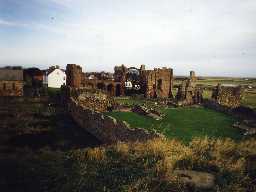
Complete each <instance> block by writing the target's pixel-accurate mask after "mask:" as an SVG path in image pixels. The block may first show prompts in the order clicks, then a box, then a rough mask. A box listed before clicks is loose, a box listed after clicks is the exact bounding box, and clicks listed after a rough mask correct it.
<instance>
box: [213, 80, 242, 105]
mask: <svg viewBox="0 0 256 192" xmlns="http://www.w3.org/2000/svg"><path fill="white" fill-rule="evenodd" d="M212 99H213V100H214V101H215V102H216V103H218V104H220V105H223V106H227V107H230V108H236V107H239V106H240V104H241V99H242V88H241V87H240V86H237V87H235V86H222V85H220V84H219V85H217V87H216V88H215V89H214V90H213V93H212Z"/></svg>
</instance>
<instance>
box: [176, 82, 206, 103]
mask: <svg viewBox="0 0 256 192" xmlns="http://www.w3.org/2000/svg"><path fill="white" fill-rule="evenodd" d="M175 99H176V101H177V105H178V106H185V105H194V104H201V103H202V102H203V90H202V89H201V88H199V87H196V85H195V82H194V81H193V80H192V79H187V80H184V81H182V84H181V85H180V86H179V88H178V92H177V95H176V98H175Z"/></svg>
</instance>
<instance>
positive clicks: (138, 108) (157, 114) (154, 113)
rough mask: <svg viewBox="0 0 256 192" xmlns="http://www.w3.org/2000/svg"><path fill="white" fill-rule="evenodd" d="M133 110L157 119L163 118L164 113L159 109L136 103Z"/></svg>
mask: <svg viewBox="0 0 256 192" xmlns="http://www.w3.org/2000/svg"><path fill="white" fill-rule="evenodd" d="M131 111H132V112H134V113H137V114H139V115H143V116H147V117H150V118H153V119H155V120H161V119H162V118H163V114H161V113H160V112H159V111H157V110H155V109H153V108H147V107H146V106H143V105H135V106H134V107H133V108H132V110H131Z"/></svg>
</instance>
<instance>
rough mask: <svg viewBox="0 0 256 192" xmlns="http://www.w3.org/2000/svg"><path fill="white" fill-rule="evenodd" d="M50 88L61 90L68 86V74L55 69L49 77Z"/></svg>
mask: <svg viewBox="0 0 256 192" xmlns="http://www.w3.org/2000/svg"><path fill="white" fill-rule="evenodd" d="M47 81H48V87H52V88H60V87H61V85H66V73H65V71H63V70H61V69H54V70H52V71H51V72H49V73H48V75H47Z"/></svg>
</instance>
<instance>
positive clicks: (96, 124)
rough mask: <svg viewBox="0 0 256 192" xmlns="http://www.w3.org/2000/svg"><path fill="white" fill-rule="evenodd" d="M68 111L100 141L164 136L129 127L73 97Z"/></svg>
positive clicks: (113, 141)
mask: <svg viewBox="0 0 256 192" xmlns="http://www.w3.org/2000/svg"><path fill="white" fill-rule="evenodd" d="M68 111H69V112H70V114H71V116H72V118H73V119H74V121H75V122H76V123H77V124H78V125H79V126H80V127H82V128H84V129H85V130H86V131H88V132H89V133H91V134H92V135H94V136H95V137H96V138H97V139H99V140H100V141H101V142H102V143H106V144H110V143H116V142H118V141H124V142H125V141H143V140H147V139H153V138H159V137H164V136H163V135H161V134H158V133H155V132H150V131H147V130H145V129H142V128H131V127H130V125H129V124H128V123H126V122H125V121H120V120H117V119H115V118H113V117H110V116H107V115H104V114H103V113H100V112H95V111H93V110H91V109H89V108H86V107H84V106H82V105H81V104H80V103H79V102H78V101H77V100H75V99H74V98H70V99H69V103H68Z"/></svg>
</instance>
